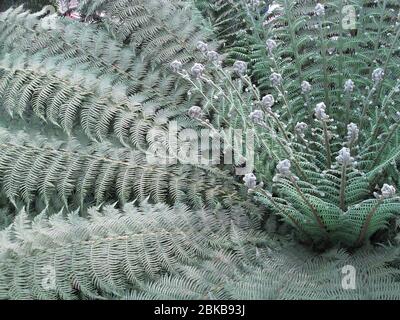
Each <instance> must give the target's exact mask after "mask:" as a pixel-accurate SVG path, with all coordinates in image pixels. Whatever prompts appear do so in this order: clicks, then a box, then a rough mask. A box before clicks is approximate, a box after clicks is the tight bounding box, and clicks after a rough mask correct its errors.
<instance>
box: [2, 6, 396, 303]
mask: <svg viewBox="0 0 400 320" xmlns="http://www.w3.org/2000/svg"><path fill="white" fill-rule="evenodd" d="M249 3H250V1H247V0H238V1H219V0H218V1H212V2H211V1H203V0H185V1H183V0H163V1H158V0H112V1H105V0H83V1H81V3H80V10H81V12H82V14H83V15H91V14H93V13H95V12H97V13H99V12H102V13H104V14H102V16H103V17H102V18H101V19H100V21H99V22H97V23H94V24H90V23H87V22H76V21H72V20H68V19H65V18H61V17H56V16H53V17H49V16H46V13H45V12H39V13H30V12H28V11H24V9H23V8H22V7H19V8H14V9H10V10H8V11H6V12H4V13H1V14H0V118H1V121H0V190H1V191H0V228H1V229H2V230H3V231H0V298H2V299H87V298H97V299H126V298H128V299H129V298H134V299H160V298H164V299H166V298H168V299H384V298H388V299H399V293H400V287H399V286H400V284H399V281H398V280H399V277H398V273H399V249H398V245H397V244H398V241H399V235H398V232H399V222H398V221H399V217H398V215H399V213H400V202H399V197H398V196H397V194H398V193H396V191H395V190H394V188H393V187H392V186H394V187H397V189H398V188H399V187H400V180H399V170H398V160H399V158H400V135H399V127H400V117H399V114H398V111H400V109H399V107H398V105H399V103H400V98H399V92H400V82H399V81H397V79H398V78H399V75H400V69H399V65H400V64H399V57H400V54H399V50H398V46H399V40H400V39H399V38H400V24H399V23H398V22H399V21H398V19H400V16H399V17H398V13H399V9H400V5H399V4H398V2H397V1H394V0H381V1H373V0H368V1H363V0H350V1H344V0H343V1H342V0H330V1H324V2H323V3H324V8H325V15H323V16H319V17H318V16H316V15H315V13H314V8H315V5H316V1H311V0H301V1H289V0H277V1H275V5H278V7H276V8H277V9H276V10H274V11H273V12H269V13H266V11H265V9H266V8H265V7H264V5H265V3H264V2H263V1H261V6H260V7H257V6H253V5H249ZM346 4H350V5H352V6H353V7H354V8H355V9H356V12H357V13H358V14H359V15H358V16H357V24H356V30H348V29H345V28H343V25H342V24H341V23H340V22H341V21H342V20H343V18H344V16H343V15H344V13H343V12H342V8H343V7H344V5H346ZM238 21H239V22H240V23H237V22H238ZM267 39H269V40H273V41H275V42H276V47H275V46H274V43H272V44H271V43H270V44H271V47H270V48H268V46H266V40H267ZM198 41H202V42H204V43H206V44H207V49H206V51H205V52H203V53H202V52H201V50H199V48H198ZM204 43H200V47H204ZM211 50H213V51H217V52H218V54H219V56H218V57H219V58H220V59H221V60H222V63H219V62H218V61H211V59H210V58H209V57H208V58H207V51H211ZM214 53H215V52H214ZM236 59H239V60H243V61H245V62H247V70H246V72H242V73H240V72H238V65H239V66H241V67H243V66H244V64H243V63H239V64H238V63H236V64H233V63H234V61H235V60H236ZM175 60H178V61H180V62H181V63H182V64H181V66H182V68H181V69H179V68H178V69H177V70H175V72H173V70H172V68H171V67H170V63H171V62H173V61H175ZM194 63H201V64H202V65H203V66H204V70H203V71H202V72H200V73H198V77H195V76H193V74H191V73H192V72H191V68H192V66H193V65H194ZM178 64H179V63H178ZM197 66H199V65H197ZM378 68H381V70H382V71H383V73H384V75H383V76H382V77H381V78H380V79H378V81H376V79H377V77H378V78H379V72H377V71H379V69H378ZM200 69H202V68H200ZM376 70H377V71H376ZM374 71H375V73H374V76H372V75H373V72H374ZM273 73H278V74H280V75H281V76H282V81H281V83H279V84H277V82H279V76H278V75H277V74H275V79H272V80H273V81H271V79H270V77H271V74H273ZM374 78H375V80H374ZM348 79H351V80H352V81H351V82H350V83H349V82H347V84H346V81H348ZM303 81H308V82H309V83H310V85H311V87H310V88H309V90H306V91H307V92H305V91H304V90H302V83H303ZM274 82H275V84H274ZM345 84H346V86H347V88H349V87H350V88H351V89H350V90H348V91H347V92H345V89H344V88H345ZM353 86H354V87H353ZM267 94H270V95H272V96H273V97H274V103H271V97H270V96H269V98H267V99H264V96H265V95H267ZM321 103H323V104H324V105H321ZM317 104H320V105H319V106H320V108H319V111H318V112H319V113H318V112H317V114H316V113H315V110H314V109H315V107H316V105H317ZM193 106H198V107H196V109H195V110H197V111H199V110H200V112H197V113H196V114H197V115H196V116H194V117H190V112H188V109H189V108H191V107H193ZM321 106H322V107H323V108H322V107H321ZM325 107H326V108H325ZM321 108H322V109H321ZM321 110H322V111H324V112H326V115H325V114H324V112H322V111H321ZM255 111H257V112H256V113H254V112H255ZM260 114H261V116H260ZM250 115H252V116H251V117H249V116H250ZM328 117H329V118H328ZM300 122H301V123H303V122H304V124H306V125H307V126H306V127H304V126H300V127H299V126H298V123H300ZM350 123H353V126H352V128H353V129H354V128H356V129H357V130H356V131H357V133H356V135H355V136H356V138H353V139H350V138H349V137H347V130H348V128H347V125H349V124H350ZM172 124H174V125H176V130H177V133H178V134H181V133H182V132H185V130H188V129H191V130H193V131H191V132H192V134H193V135H196V134H197V133H199V132H200V130H201V129H203V128H208V129H210V128H211V129H212V130H214V131H213V138H215V137H216V138H221V139H220V142H221V150H217V151H218V152H219V153H218V154H219V155H220V157H221V158H222V157H223V152H222V151H227V150H229V149H230V148H231V149H233V153H234V161H233V164H229V163H221V164H218V165H215V166H209V165H203V164H188V163H183V162H182V161H180V160H181V158H180V156H181V154H180V151H182V150H185V147H186V146H187V143H189V142H190V143H191V142H193V141H194V140H196V139H195V138H191V139H192V140H190V141H189V142H188V141H183V140H179V139H180V138H179V139H178V141H177V142H176V144H177V146H175V145H174V144H175V142H171V141H170V140H168V139H166V137H167V136H168V132H169V130H170V126H171V125H172ZM355 125H356V127H355ZM299 128H300V129H301V128H303V129H301V130H299ZM222 129H242V130H244V131H243V132H246V130H250V131H251V132H253V133H254V138H255V140H254V160H255V161H254V168H253V169H254V170H252V171H253V173H254V174H255V176H256V177H257V183H258V184H257V185H256V186H253V185H251V188H250V190H248V189H247V188H246V187H245V185H244V183H243V180H242V179H243V176H236V175H235V172H236V171H235V169H237V168H238V167H245V165H246V164H248V162H249V159H246V157H249V156H251V155H250V154H248V153H247V150H244V149H245V148H244V147H243V146H240V147H236V146H232V145H229V143H227V142H226V141H225V140H224V141H223V138H225V137H226V136H224V135H228V134H227V133H225V132H224V133H221V132H223V131H221V130H222ZM216 132H218V135H217V134H216ZM206 138H207V139H209V138H211V137H208V136H207V137H206ZM243 138H245V137H244V136H243ZM207 141H210V139H209V140H207ZM160 146H162V147H164V148H165V151H171V150H174V147H177V150H175V151H176V153H172V154H169V155H170V158H169V160H175V161H172V162H171V163H170V162H167V163H163V162H162V161H161V160H160V159H158V160H157V161H155V162H154V161H153V162H152V161H149V158H148V155H149V153H148V151H149V150H150V151H156V150H158V148H160ZM213 148H215V147H214V146H209V147H207V148H206V150H207V151H210V150H214V149H213ZM343 148H348V149H343ZM346 152H347V153H346ZM285 159H286V160H289V161H290V164H291V167H290V168H288V167H287V162H286V167H285V163H283V164H282V163H280V162H281V161H282V160H285ZM164 160H165V159H164ZM278 164H279V165H278ZM277 165H278V168H277ZM260 182H262V184H261V183H260ZM384 184H387V185H386V186H384ZM389 185H390V186H389ZM93 206H96V207H93ZM346 265H351V266H353V267H354V268H355V270H356V272H357V276H356V288H355V289H354V290H345V289H344V288H343V286H342V282H341V281H342V277H343V274H342V270H343V269H342V268H343V267H344V266H346Z"/></svg>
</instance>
